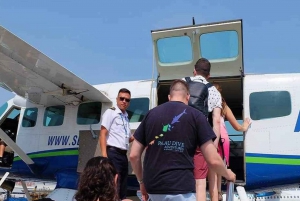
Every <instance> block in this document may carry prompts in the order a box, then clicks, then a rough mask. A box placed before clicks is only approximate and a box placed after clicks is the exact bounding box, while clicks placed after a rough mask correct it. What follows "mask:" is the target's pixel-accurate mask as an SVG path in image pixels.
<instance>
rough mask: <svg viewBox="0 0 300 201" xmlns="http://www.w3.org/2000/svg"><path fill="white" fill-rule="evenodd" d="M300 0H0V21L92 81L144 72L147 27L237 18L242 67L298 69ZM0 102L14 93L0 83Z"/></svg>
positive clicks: (145, 75) (148, 68) (149, 53)
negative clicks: (240, 28)
mask: <svg viewBox="0 0 300 201" xmlns="http://www.w3.org/2000/svg"><path fill="white" fill-rule="evenodd" d="M299 7H300V1H299V0H289V1H283V0H281V1H279V0H264V1H258V0H252V1H245V0H244V1H238V0H226V1H224V0H209V1H207V0H205V1H204V0H172V1H170V0H168V1H162V0H159V1H158V0H152V1H141V0H130V1H124V0H123V1H122V0H111V1H99V0H97V1H96V0H90V1H79V0H72V1H71V0H64V1H61V0H52V1H37V0H31V1H29V0H22V1H16V0H10V1H5V0H0V25H1V26H3V27H5V28H6V29H8V30H9V31H11V32H12V33H14V34H15V35H17V36H18V37H20V38H21V39H23V40H24V41H26V42H27V43H29V44H30V45H32V46H33V47H35V48H37V49H38V50H40V51H41V52H43V53H44V54H45V55H47V56H48V57H50V58H51V59H53V60H54V61H56V62H58V63H59V64H61V65H62V66H63V67H65V68H67V69H68V70H70V71H71V72H73V73H74V74H76V75H77V76H79V77H80V78H82V79H84V80H85V81H87V82H88V83H90V84H101V83H107V82H118V81H130V80H142V79H150V78H151V77H152V67H153V46H152V41H151V32H150V31H151V30H155V29H163V28H171V27H178V26H186V25H191V24H192V17H194V18H195V21H196V24H201V23H210V22H217V21H225V20H234V19H242V20H243V48H244V49H243V51H244V69H245V73H256V74H258V73H290V72H291V73H294V72H300V67H299V62H300V56H299V47H300V40H299V37H298V36H299V32H300V12H299ZM0 94H1V95H0V105H1V104H2V103H4V102H5V101H7V100H8V99H10V98H12V97H13V94H12V93H11V92H7V91H5V90H4V89H0Z"/></svg>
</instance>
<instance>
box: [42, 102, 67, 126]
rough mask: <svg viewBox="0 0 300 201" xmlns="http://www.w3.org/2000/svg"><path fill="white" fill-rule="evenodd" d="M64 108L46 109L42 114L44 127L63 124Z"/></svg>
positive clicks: (61, 106)
mask: <svg viewBox="0 0 300 201" xmlns="http://www.w3.org/2000/svg"><path fill="white" fill-rule="evenodd" d="M64 115H65V106H63V105H60V106H52V107H47V108H46V110H45V114H44V122H43V124H44V126H60V125H62V124H63V122H64Z"/></svg>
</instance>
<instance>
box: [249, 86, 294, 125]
mask: <svg viewBox="0 0 300 201" xmlns="http://www.w3.org/2000/svg"><path fill="white" fill-rule="evenodd" d="M291 111H292V105H291V95H290V93H289V92H288V91H266V92H254V93H251V94H250V117H251V119H253V120H261V119H269V118H276V117H283V116H287V115H290V114H291Z"/></svg>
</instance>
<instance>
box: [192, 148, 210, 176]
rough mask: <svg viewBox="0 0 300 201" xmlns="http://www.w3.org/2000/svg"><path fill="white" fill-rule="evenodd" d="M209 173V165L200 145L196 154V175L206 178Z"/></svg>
mask: <svg viewBox="0 0 300 201" xmlns="http://www.w3.org/2000/svg"><path fill="white" fill-rule="evenodd" d="M207 173H208V166H207V163H206V161H205V159H204V156H203V154H202V152H201V150H200V148H199V147H197V149H196V152H195V155H194V177H195V179H205V178H206V177H207Z"/></svg>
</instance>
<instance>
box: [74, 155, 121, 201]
mask: <svg viewBox="0 0 300 201" xmlns="http://www.w3.org/2000/svg"><path fill="white" fill-rule="evenodd" d="M116 174H117V171H116V169H115V167H114V165H113V163H112V162H111V161H110V160H109V159H108V158H105V157H102V156H98V157H94V158H91V159H90V160H89V161H88V162H87V164H86V166H85V168H84V170H83V172H82V174H81V176H80V180H79V184H78V191H77V193H76V194H75V199H76V200H77V201H97V200H98V199H99V200H101V201H117V200H118V193H117V185H116V183H115V176H116Z"/></svg>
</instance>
